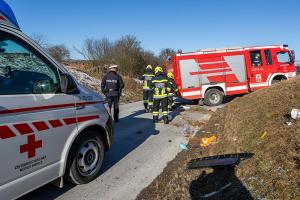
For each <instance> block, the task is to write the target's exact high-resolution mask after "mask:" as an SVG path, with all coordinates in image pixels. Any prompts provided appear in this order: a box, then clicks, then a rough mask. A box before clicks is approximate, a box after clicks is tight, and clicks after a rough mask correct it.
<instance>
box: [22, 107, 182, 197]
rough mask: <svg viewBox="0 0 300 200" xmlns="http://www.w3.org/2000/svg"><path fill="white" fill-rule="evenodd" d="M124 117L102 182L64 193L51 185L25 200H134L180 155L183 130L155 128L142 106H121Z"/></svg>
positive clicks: (108, 157) (105, 166)
mask: <svg viewBox="0 0 300 200" xmlns="http://www.w3.org/2000/svg"><path fill="white" fill-rule="evenodd" d="M120 114H121V120H120V123H118V124H115V125H114V128H115V129H114V130H115V137H114V143H113V147H112V149H111V150H110V151H109V152H107V154H106V158H105V161H104V166H103V170H102V175H101V176H100V177H99V178H97V179H96V180H95V181H93V182H91V183H89V184H86V185H79V186H73V185H71V184H67V185H66V186H65V187H64V188H63V189H60V188H56V187H55V186H52V185H49V184H48V185H46V186H44V187H42V188H40V189H38V190H35V191H33V192H31V193H30V194H28V195H26V196H25V197H22V198H21V199H22V200H25V199H26V200H27V199H30V200H37V199H43V200H50V199H60V200H81V199H85V200H92V199H97V200H98V199H105V200H110V199H115V200H118V199H122V200H124V199H126V200H127V199H134V198H135V197H136V195H137V194H138V193H139V192H140V191H141V190H142V189H143V188H144V187H146V186H147V185H149V184H150V183H151V182H152V180H153V179H154V178H155V177H156V176H157V175H159V174H160V173H161V172H162V170H163V169H164V167H165V166H166V164H167V162H169V161H170V160H172V159H173V158H174V157H175V156H176V155H177V153H178V152H179V151H180V148H179V144H180V142H182V141H184V137H183V134H182V133H181V131H182V129H181V128H178V127H175V126H172V125H164V124H163V123H159V124H157V125H154V124H153V123H152V115H151V114H148V113H146V114H145V113H144V112H143V107H142V102H136V103H131V104H126V105H123V106H121V113H120Z"/></svg>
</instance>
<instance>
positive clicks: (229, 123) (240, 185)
mask: <svg viewBox="0 0 300 200" xmlns="http://www.w3.org/2000/svg"><path fill="white" fill-rule="evenodd" d="M299 90H300V77H296V78H295V79H292V80H289V81H283V82H281V83H278V84H275V85H274V86H271V87H269V88H266V89H262V90H260V91H257V92H254V93H252V94H249V95H245V96H243V97H238V98H236V99H234V100H233V101H232V102H230V103H228V104H226V105H225V107H224V108H221V109H218V110H217V111H216V112H215V113H214V114H213V115H212V117H211V119H210V120H209V121H208V122H207V124H205V125H204V126H202V129H201V130H200V131H198V132H197V134H196V135H195V136H194V137H192V138H191V139H190V141H189V144H188V150H183V151H182V152H181V153H179V154H178V155H177V157H176V158H175V159H174V160H173V161H171V162H170V163H169V164H168V166H167V167H166V168H165V169H164V171H163V173H161V174H160V175H159V176H158V177H157V178H156V179H155V180H154V181H153V182H152V183H151V184H150V185H149V186H148V187H147V188H145V189H144V190H143V191H142V192H141V193H140V195H139V196H138V197H137V199H145V200H149V199H291V200H294V199H299V197H300V193H299V192H300V182H299V180H300V173H299V170H300V119H297V120H293V119H291V115H290V113H291V110H292V109H293V108H298V109H299V108H300V93H299V92H298V91H299ZM201 125H202V124H201ZM211 136H215V137H216V140H215V141H214V142H213V143H212V144H210V145H209V146H208V147H202V146H201V145H200V143H201V141H202V138H204V137H211ZM240 153H247V154H253V156H252V157H250V158H248V159H246V160H244V161H241V162H240V164H239V165H237V166H236V167H235V168H234V167H227V168H226V167H224V168H215V169H213V168H204V169H188V165H189V162H190V161H191V160H192V159H196V158H203V157H207V156H217V155H224V154H240ZM225 186H228V187H226V189H224V190H221V189H220V188H222V187H223V188H224V187H225ZM220 190H221V191H220ZM208 197H209V198H208Z"/></svg>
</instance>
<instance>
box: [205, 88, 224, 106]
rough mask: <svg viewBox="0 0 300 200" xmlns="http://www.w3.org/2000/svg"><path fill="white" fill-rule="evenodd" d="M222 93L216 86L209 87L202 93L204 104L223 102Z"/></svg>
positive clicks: (211, 104) (213, 104) (214, 104)
mask: <svg viewBox="0 0 300 200" xmlns="http://www.w3.org/2000/svg"><path fill="white" fill-rule="evenodd" d="M223 99H224V93H223V92H222V91H220V90H218V89H216V88H212V89H209V90H208V91H206V93H205V95H204V104H205V105H208V106H217V105H220V104H221V103H222V102H223Z"/></svg>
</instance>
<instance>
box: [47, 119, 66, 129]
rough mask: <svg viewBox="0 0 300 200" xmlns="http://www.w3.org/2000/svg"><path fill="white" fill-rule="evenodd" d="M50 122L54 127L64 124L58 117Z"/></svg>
mask: <svg viewBox="0 0 300 200" xmlns="http://www.w3.org/2000/svg"><path fill="white" fill-rule="evenodd" d="M49 123H50V124H51V126H52V127H53V128H57V127H61V126H63V124H62V123H61V122H60V121H59V120H58V119H55V120H49Z"/></svg>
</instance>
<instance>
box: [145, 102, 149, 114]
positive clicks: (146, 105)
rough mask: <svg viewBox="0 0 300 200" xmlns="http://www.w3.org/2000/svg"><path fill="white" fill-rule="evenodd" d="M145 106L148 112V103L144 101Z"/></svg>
mask: <svg viewBox="0 0 300 200" xmlns="http://www.w3.org/2000/svg"><path fill="white" fill-rule="evenodd" d="M144 107H145V112H146V113H147V112H148V104H147V103H144Z"/></svg>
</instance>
